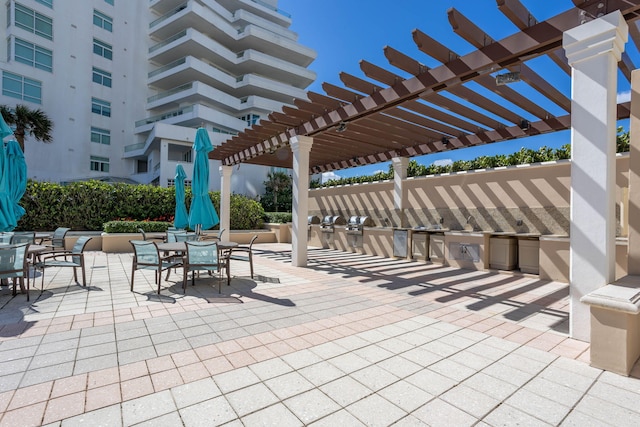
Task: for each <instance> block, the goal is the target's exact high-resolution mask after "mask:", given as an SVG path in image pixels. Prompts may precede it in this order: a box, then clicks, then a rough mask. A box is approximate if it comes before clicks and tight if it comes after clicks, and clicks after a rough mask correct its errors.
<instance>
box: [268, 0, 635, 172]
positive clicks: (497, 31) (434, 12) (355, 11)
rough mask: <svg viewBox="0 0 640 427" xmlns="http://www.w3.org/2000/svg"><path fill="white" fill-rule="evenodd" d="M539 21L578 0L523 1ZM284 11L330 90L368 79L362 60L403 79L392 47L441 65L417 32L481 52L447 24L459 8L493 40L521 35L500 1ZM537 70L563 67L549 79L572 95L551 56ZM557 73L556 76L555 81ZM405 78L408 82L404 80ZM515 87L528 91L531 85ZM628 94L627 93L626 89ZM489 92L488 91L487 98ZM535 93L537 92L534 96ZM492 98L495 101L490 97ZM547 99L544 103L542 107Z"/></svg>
mask: <svg viewBox="0 0 640 427" xmlns="http://www.w3.org/2000/svg"><path fill="white" fill-rule="evenodd" d="M522 2H523V4H524V5H525V6H526V7H527V8H528V9H529V10H530V11H531V12H532V14H533V15H534V16H535V17H536V19H537V20H538V21H542V20H545V19H548V18H550V17H552V16H555V15H557V14H559V13H561V12H564V11H565V10H567V9H570V8H571V7H573V6H574V5H573V2H572V1H571V0H553V1H550V0H544V1H540V0H522ZM278 6H279V8H280V9H282V10H284V11H286V12H287V13H290V14H291V15H292V20H293V24H292V26H291V29H292V30H293V31H295V32H297V33H298V36H299V42H300V43H302V44H303V45H305V46H308V47H311V48H312V49H314V50H315V51H316V52H317V54H318V56H317V59H316V60H315V61H314V62H313V63H312V64H311V65H310V66H309V68H310V69H312V70H313V71H315V72H316V73H317V76H318V77H317V80H316V82H315V83H313V84H312V85H311V86H309V87H308V88H307V89H308V90H311V91H314V92H318V93H323V94H324V91H323V90H322V83H323V82H329V83H332V84H334V85H338V86H343V85H342V83H341V82H340V78H339V74H340V72H341V71H344V72H347V73H349V74H352V75H355V76H357V77H361V78H365V77H364V75H363V73H362V72H361V71H360V68H359V64H358V63H359V61H360V60H362V59H364V60H367V61H368V62H371V63H373V64H376V65H378V66H380V67H383V68H386V69H388V70H390V71H393V72H396V73H398V74H403V73H402V72H401V71H399V70H398V69H396V68H394V67H392V66H390V65H389V64H388V61H387V60H386V58H385V57H384V54H383V51H382V49H383V47H384V46H386V45H389V46H391V47H393V48H395V49H397V50H399V51H401V52H403V53H405V54H407V55H409V56H411V57H413V58H415V59H417V60H418V61H420V62H423V63H424V64H426V65H427V66H431V67H435V66H437V65H439V63H437V62H435V61H433V60H432V59H431V58H430V57H428V56H426V55H425V54H424V53H422V52H420V51H419V50H418V48H417V47H416V45H415V43H414V42H413V39H412V37H411V32H412V31H413V30H414V29H416V28H418V29H420V30H421V31H422V32H424V33H426V34H428V35H430V36H431V37H433V38H435V39H436V40H438V41H439V42H441V43H443V44H444V45H446V46H447V47H449V48H450V49H452V50H453V51H455V52H456V53H458V54H461V55H464V54H466V53H469V52H471V51H473V50H474V48H473V47H472V46H471V45H470V44H468V43H467V42H466V41H464V40H463V39H462V38H460V37H458V36H457V35H455V34H454V33H453V30H452V29H451V26H450V24H449V22H448V20H447V14H446V11H447V10H448V9H449V8H451V7H454V8H456V9H458V10H459V11H460V12H462V13H463V14H464V15H465V16H467V17H468V18H470V19H471V20H472V21H473V22H475V23H476V24H477V25H478V26H479V27H480V28H482V29H483V30H484V31H485V32H487V33H488V34H489V35H490V36H491V37H492V38H493V39H495V40H500V39H502V38H504V37H507V36H509V35H511V34H513V33H515V32H516V31H517V28H516V27H515V26H514V25H513V24H512V23H511V22H510V21H509V20H508V19H507V18H506V17H505V16H504V15H503V14H502V13H501V12H500V11H499V10H498V8H497V6H496V1H495V0H393V1H388V0H279V3H278ZM528 65H529V66H531V67H532V68H534V69H537V70H540V69H543V68H544V69H546V68H547V67H551V68H552V69H557V70H558V72H557V73H553V76H554V77H553V78H554V79H556V78H557V80H554V81H550V82H551V83H552V84H554V85H555V86H556V87H558V89H560V90H561V91H563V92H564V93H565V94H567V96H569V94H570V79H569V77H568V76H567V75H566V74H565V73H563V72H561V71H559V69H558V68H557V66H556V65H555V64H553V63H552V62H551V61H549V60H547V59H546V58H541V59H539V60H538V59H536V60H535V61H529V62H528ZM555 74H557V77H555ZM404 77H408V76H407V75H404ZM518 85H524V83H516V84H515V85H514V86H513V87H514V89H518V90H520V89H521V90H522V92H524V93H527V91H529V90H530V89H529V87H528V86H526V85H524V86H522V87H520V88H518ZM622 90H623V91H624V89H622ZM483 94H485V95H487V94H486V93H483ZM536 96H537V94H536V93H532V94H531V97H532V99H535V97H536ZM489 97H490V96H489ZM543 102H544V101H543V100H541V104H542V103H543ZM543 106H544V107H545V108H548V109H549V111H551V112H553V113H554V114H555V113H556V112H557V114H562V112H561V111H560V110H559V109H558V108H557V107H556V106H555V105H553V104H552V105H546V104H545V105H543ZM569 140H570V134H569V132H568V131H566V132H557V133H554V134H549V135H540V136H536V137H531V138H526V139H518V140H512V141H506V142H502V143H494V144H488V145H485V146H482V147H473V148H467V149H463V150H454V151H448V152H445V153H438V154H432V155H428V156H422V157H416V158H415V159H416V160H417V161H418V162H419V163H421V164H425V165H429V164H431V163H433V162H434V161H439V162H448V161H452V160H467V159H473V158H475V157H478V156H480V155H494V154H498V153H512V152H515V151H518V150H519V149H520V148H521V147H527V148H533V149H538V148H540V147H542V146H544V145H546V146H550V147H554V148H556V147H559V146H561V145H563V144H566V143H568V142H569ZM387 169H388V164H387V163H380V164H376V165H368V166H363V167H359V168H352V169H344V170H340V171H336V174H337V175H338V176H341V177H348V176H356V175H369V174H372V173H374V172H375V171H378V170H384V171H386V170H387Z"/></svg>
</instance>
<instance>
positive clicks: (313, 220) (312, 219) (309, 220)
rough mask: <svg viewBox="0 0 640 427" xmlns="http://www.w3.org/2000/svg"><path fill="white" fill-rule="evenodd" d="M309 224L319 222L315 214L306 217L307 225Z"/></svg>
mask: <svg viewBox="0 0 640 427" xmlns="http://www.w3.org/2000/svg"><path fill="white" fill-rule="evenodd" d="M311 224H320V218H318V217H317V216H315V215H309V216H308V217H307V225H311Z"/></svg>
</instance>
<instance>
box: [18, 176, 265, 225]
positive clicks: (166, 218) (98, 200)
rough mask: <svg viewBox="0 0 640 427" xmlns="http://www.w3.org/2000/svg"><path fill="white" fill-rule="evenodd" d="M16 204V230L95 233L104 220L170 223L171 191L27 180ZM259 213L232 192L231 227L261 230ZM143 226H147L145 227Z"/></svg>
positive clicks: (252, 202) (215, 194)
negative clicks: (18, 207)
mask: <svg viewBox="0 0 640 427" xmlns="http://www.w3.org/2000/svg"><path fill="white" fill-rule="evenodd" d="M209 194H210V196H211V200H212V202H213V205H214V207H215V208H216V210H217V211H218V212H220V193H219V192H211V193H209ZM185 198H186V203H187V206H189V204H190V203H191V189H190V188H187V189H186V194H185ZM20 205H22V207H24V209H25V210H26V214H25V215H24V216H23V217H22V218H21V219H20V221H19V222H18V227H17V229H18V230H55V229H56V228H57V227H69V228H71V229H72V230H87V231H100V230H103V228H104V224H105V223H107V222H109V221H143V222H149V221H160V222H165V223H170V222H173V216H174V212H175V190H174V189H173V188H162V187H156V186H152V185H130V184H121V183H118V184H107V183H104V182H100V181H85V182H74V183H72V184H69V185H61V184H56V183H51V182H36V181H29V182H28V183H27V191H26V192H25V194H24V196H23V197H22V200H21V201H20ZM263 216H264V210H263V209H262V206H261V205H260V204H259V203H258V202H256V201H255V200H252V199H249V198H247V197H245V196H241V195H237V194H233V195H231V218H230V223H231V228H232V229H234V230H251V229H260V228H262V226H263V224H264V222H263ZM160 227H164V225H161V226H160ZM142 228H143V229H145V230H146V228H145V227H142ZM165 229H166V228H165ZM135 231H137V227H136V230H134V232H135ZM148 231H155V230H148ZM159 231H164V230H159Z"/></svg>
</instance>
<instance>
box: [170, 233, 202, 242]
mask: <svg viewBox="0 0 640 427" xmlns="http://www.w3.org/2000/svg"><path fill="white" fill-rule="evenodd" d="M174 236H175V238H176V242H196V241H197V240H198V235H197V234H194V233H192V234H188V233H175V234H174Z"/></svg>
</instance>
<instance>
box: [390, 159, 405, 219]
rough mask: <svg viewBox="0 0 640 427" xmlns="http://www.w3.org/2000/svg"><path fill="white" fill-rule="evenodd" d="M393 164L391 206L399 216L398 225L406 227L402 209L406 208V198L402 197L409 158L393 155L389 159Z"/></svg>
mask: <svg viewBox="0 0 640 427" xmlns="http://www.w3.org/2000/svg"><path fill="white" fill-rule="evenodd" d="M391 164H392V165H393V207H394V208H395V209H396V211H397V212H398V216H399V218H400V224H399V225H400V227H406V226H407V224H406V222H407V221H406V218H405V215H404V210H405V208H406V204H407V200H406V199H405V197H404V191H403V185H402V183H403V182H404V180H405V179H407V168H408V167H409V158H407V157H394V158H393V159H391Z"/></svg>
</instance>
